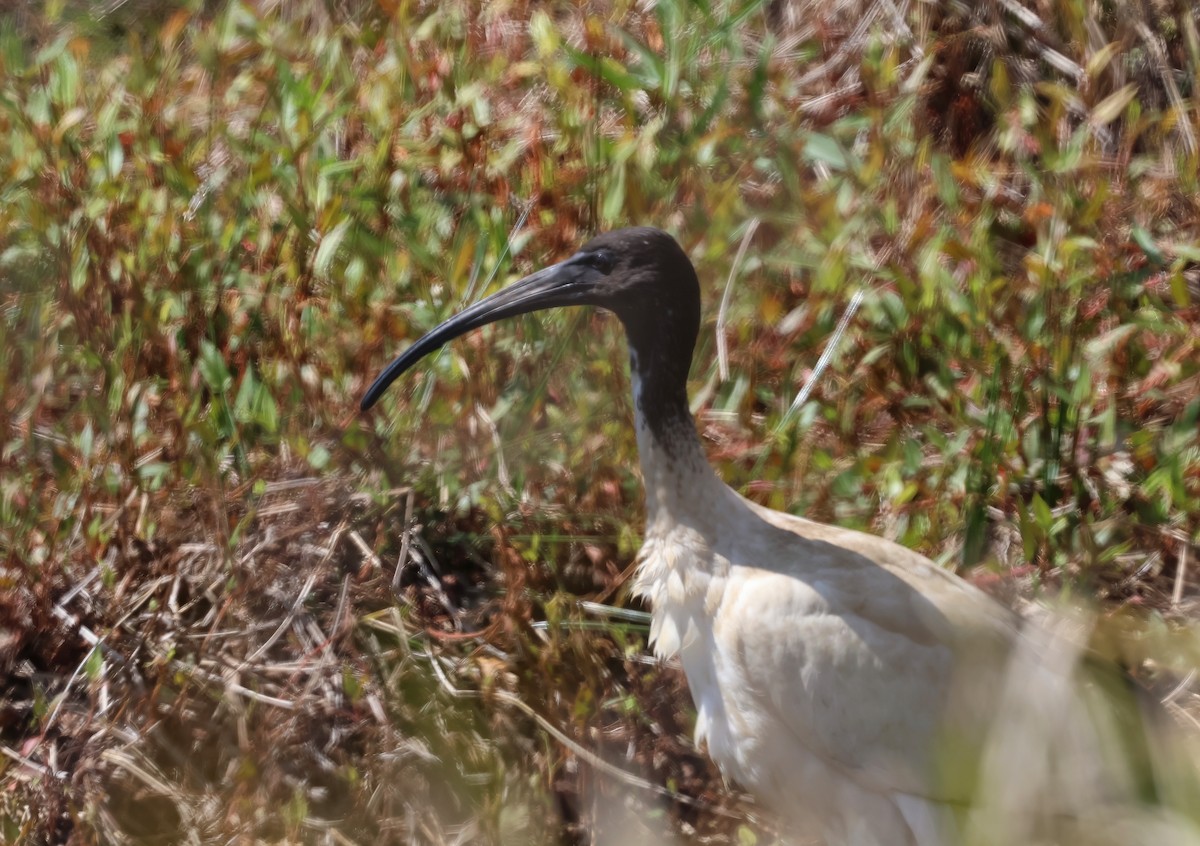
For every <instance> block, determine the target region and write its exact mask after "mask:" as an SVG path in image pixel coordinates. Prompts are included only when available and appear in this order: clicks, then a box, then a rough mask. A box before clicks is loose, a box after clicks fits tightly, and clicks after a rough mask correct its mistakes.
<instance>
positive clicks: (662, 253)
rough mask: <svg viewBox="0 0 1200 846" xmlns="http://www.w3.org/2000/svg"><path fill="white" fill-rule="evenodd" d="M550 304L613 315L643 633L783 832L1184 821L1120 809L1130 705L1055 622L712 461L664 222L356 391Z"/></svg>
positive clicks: (836, 840)
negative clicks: (623, 349)
mask: <svg viewBox="0 0 1200 846" xmlns="http://www.w3.org/2000/svg"><path fill="white" fill-rule="evenodd" d="M559 306H596V307H600V308H603V309H607V310H608V311H611V312H613V313H614V314H616V316H617V317H618V318H619V319H620V321H621V323H622V324H623V326H624V329H625V332H626V335H627V338H628V346H629V361H630V378H631V381H632V387H633V397H634V418H635V420H634V423H635V427H636V435H637V445H638V453H639V460H640V464H641V472H642V478H643V482H644V485H645V496H646V529H645V535H644V542H643V546H642V548H641V551H640V553H639V555H638V562H637V570H636V576H635V581H634V590H635V592H636V593H637V594H638V595H639V596H641V597H643V598H644V599H645V600H647V601H648V603H649V605H650V607H651V609H652V624H651V633H650V634H651V640H652V643H653V645H654V649H655V652H656V653H657V654H658V655H659V656H663V657H667V656H678V658H679V660H680V663H681V664H682V667H683V671H684V674H685V675H686V678H687V682H688V688H689V690H690V692H691V695H692V698H693V701H694V704H695V711H696V727H695V734H696V740H697V743H698V744H706V745H707V749H708V752H709V754H710V755H711V756H712V758H713V759H714V760H715V761H716V763H717V764H718V765H719V767H720V768H721V770H722V772H723V774H724V775H725V776H726V777H727V778H730V779H732V780H734V781H736V782H738V783H739V784H741V785H742V786H743V787H744V788H746V789H747V790H748V791H749V792H750V793H751V794H753V795H754V796H755V798H756V799H757V801H759V802H760V803H761V804H762V805H764V806H765V807H767V808H768V809H769V810H770V811H772V812H773V815H774V816H776V817H777V818H778V819H779V820H780V826H781V831H782V832H783V833H784V835H785V837H787V838H789V839H791V838H794V839H795V840H797V841H803V842H811V841H812V840H820V841H823V842H825V843H829V844H853V846H859V844H862V846H871V844H878V846H918V845H919V846H926V844H933V846H938V844H957V843H980V844H984V843H986V844H999V843H1005V844H1017V843H1033V842H1071V843H1076V842H1078V843H1084V842H1088V843H1101V842H1120V843H1134V842H1139V838H1140V837H1141V836H1143V835H1146V836H1150V835H1153V836H1154V837H1155V838H1157V839H1156V840H1155V841H1154V842H1195V841H1194V840H1190V839H1188V840H1179V839H1174V840H1173V839H1171V838H1170V837H1165V838H1164V837H1163V836H1162V835H1163V832H1164V831H1169V832H1178V831H1182V830H1190V829H1188V827H1187V826H1183V827H1182V828H1181V827H1180V825H1181V824H1177V823H1178V815H1177V814H1176V815H1175V816H1173V817H1169V818H1168V817H1164V816H1162V815H1154V816H1151V817H1147V816H1143V817H1140V818H1139V820H1140V821H1139V823H1138V825H1137V826H1136V830H1133V831H1131V829H1130V827H1129V826H1128V825H1125V826H1124V827H1123V825H1122V823H1121V821H1122V820H1128V819H1131V817H1130V816H1129V815H1128V814H1127V813H1125V812H1126V811H1130V810H1139V809H1144V808H1147V807H1149V800H1147V799H1146V794H1147V791H1148V788H1147V787H1146V785H1145V783H1144V780H1143V781H1141V782H1139V781H1138V780H1137V779H1135V778H1133V777H1132V776H1129V775H1127V774H1126V772H1125V770H1123V769H1122V767H1120V766H1115V765H1114V761H1115V760H1116V759H1118V758H1120V756H1121V754H1122V753H1123V751H1128V748H1130V747H1133V746H1136V745H1137V738H1133V739H1132V740H1131V735H1136V734H1138V732H1140V731H1141V729H1140V728H1139V727H1140V726H1141V725H1142V724H1141V723H1140V722H1139V721H1138V720H1137V719H1128V713H1126V714H1125V715H1124V716H1122V713H1120V712H1119V711H1120V709H1111V708H1110V709H1108V710H1107V711H1106V710H1105V708H1104V707H1101V706H1100V705H1097V702H1101V701H1103V697H1099V696H1097V695H1093V691H1094V690H1098V689H1101V688H1104V687H1105V686H1106V682H1105V681H1104V677H1101V680H1100V681H1098V682H1087V683H1085V680H1083V679H1082V678H1081V671H1080V670H1079V667H1080V666H1081V665H1082V664H1083V663H1085V662H1082V661H1079V660H1076V659H1077V658H1078V654H1077V653H1076V652H1073V651H1072V647H1069V646H1063V644H1064V643H1070V639H1069V638H1061V637H1058V636H1056V635H1055V634H1053V633H1051V634H1039V633H1038V631H1037V630H1034V631H1031V629H1030V627H1029V626H1023V625H1022V623H1021V621H1020V620H1019V619H1018V618H1017V616H1016V615H1015V614H1014V613H1013V612H1011V611H1010V610H1009V609H1007V608H1005V607H1003V606H1002V605H1000V604H999V603H998V602H996V601H995V600H993V599H991V598H990V597H989V596H987V595H986V594H984V593H983V592H981V591H980V590H978V589H977V588H975V587H974V586H972V585H971V584H970V583H968V582H966V581H964V580H963V579H961V578H959V577H957V576H955V575H954V574H952V573H950V572H948V571H947V570H944V569H942V568H941V567H939V566H937V565H936V564H934V563H933V562H932V561H930V560H928V559H927V558H924V557H923V556H921V555H919V554H917V553H916V552H913V551H911V550H909V549H906V548H904V547H902V546H900V545H898V544H896V543H893V542H891V541H888V540H885V539H883V538H879V537H875V536H872V535H869V534H864V533H862V532H858V531H852V530H849V529H845V528H839V527H837V526H830V525H823V524H821V523H817V522H813V521H810V520H807V519H804V518H802V517H798V516H794V515H792V514H787V513H783V512H779V511H774V510H771V509H768V508H765V507H763V506H760V505H758V504H756V503H754V502H752V501H750V500H748V499H746V498H744V497H742V496H741V495H739V494H738V493H737V492H736V491H734V490H733V489H732V488H730V487H728V486H727V485H725V484H724V483H723V482H722V481H721V480H720V479H719V478H718V477H717V475H716V473H715V472H714V471H713V469H712V467H711V466H710V465H709V463H708V461H707V459H706V457H705V454H704V451H703V448H702V445H701V441H700V439H699V437H698V435H697V431H696V426H695V422H694V420H693V419H692V415H691V412H690V410H689V408H688V398H687V376H688V369H689V367H690V365H691V360H692V354H693V349H694V346H695V343H696V338H697V335H698V333H699V329H700V284H699V281H698V279H697V275H696V271H695V269H694V267H693V266H692V263H691V261H690V260H689V259H688V257H687V255H686V253H685V252H684V250H683V249H682V247H681V246H680V245H679V244H678V242H676V240H675V239H674V238H673V237H671V236H670V235H668V234H667V233H665V232H662V231H660V230H658V229H653V228H647V227H636V228H629V229H621V230H618V231H613V232H608V233H605V234H601V235H599V236H597V237H595V238H593V239H592V240H590V241H589V242H588V243H586V244H585V245H584V246H583V247H582V248H581V249H580V250H579V251H578V252H576V253H575V254H574V255H572V256H570V257H569V258H567V259H565V260H564V261H561V262H559V263H557V264H554V265H552V266H550V267H547V268H545V269H544V270H540V271H538V272H536V273H533V274H532V275H530V276H527V277H525V278H524V279H521V280H520V281H518V282H515V283H513V284H512V285H510V286H508V287H506V288H504V289H502V290H500V291H498V292H497V293H494V294H492V295H491V296H488V297H486V298H484V299H483V300H481V301H480V302H478V303H476V304H474V305H472V306H470V307H468V308H466V309H465V310H463V311H462V312H461V313H459V314H457V315H456V316H454V317H451V318H450V319H448V320H446V321H445V322H444V323H442V324H441V325H440V326H438V327H437V328H435V329H433V330H432V331H431V332H429V333H428V334H427V335H425V336H424V337H422V338H420V339H419V340H417V341H416V342H414V343H413V344H412V345H411V346H409V347H408V348H407V349H406V350H404V352H403V353H402V354H401V355H400V356H399V358H397V359H396V360H395V361H394V362H393V363H392V364H391V365H389V366H388V367H387V368H386V369H385V370H384V371H383V372H382V373H381V374H380V375H379V377H378V378H377V379H376V380H375V381H374V383H373V384H372V385H371V386H370V388H369V389H368V390H367V392H366V394H365V395H364V396H363V399H362V408H363V410H364V411H365V410H366V409H369V408H371V406H373V405H374V404H375V403H376V402H377V401H378V400H379V398H380V396H381V395H382V394H383V392H384V391H385V390H386V389H387V387H388V386H389V385H390V384H391V383H392V382H393V381H394V380H395V379H396V378H397V377H398V376H400V375H401V374H402V373H404V372H405V371H406V370H408V369H409V368H410V367H411V366H412V365H413V364H415V363H416V362H417V361H418V360H420V359H421V358H422V357H423V356H425V355H426V354H428V353H430V352H432V351H433V350H436V349H438V348H439V347H441V346H442V345H443V344H445V343H447V342H448V341H451V340H453V339H454V338H456V337H458V336H460V335H462V334H464V333H465V332H468V331H470V330H472V329H475V328H476V327H480V326H483V325H485V324H488V323H492V322H493V321H497V320H500V319H502V318H506V317H512V316H515V315H520V314H525V313H528V312H533V311H537V310H540V309H549V308H555V307H559ZM1114 686H1115V687H1119V685H1113V684H1108V687H1114ZM1114 737H1116V738H1117V739H1116V740H1115V741H1114V740H1113V738H1114ZM1147 820H1149V821H1150V822H1147ZM1164 820H1167V822H1164ZM1168 823H1169V824H1168ZM1164 826H1166V827H1165V828H1164ZM1106 838H1109V839H1108V840H1106Z"/></svg>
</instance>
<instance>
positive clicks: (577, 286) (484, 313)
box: [360, 255, 599, 411]
mask: <svg viewBox="0 0 1200 846" xmlns="http://www.w3.org/2000/svg"><path fill="white" fill-rule="evenodd" d="M578 258H579V256H578V255H576V256H572V257H571V258H569V259H567V260H566V261H564V262H560V263H559V264H555V265H551V266H550V267H547V268H546V269H545V270H539V271H538V272H537V273H534V274H532V275H530V276H526V277H525V278H524V279H522V280H520V281H519V282H514V283H513V284H511V285H509V286H508V287H507V288H505V289H504V290H502V291H497V292H496V293H494V294H492V295H491V296H490V297H486V298H485V299H482V300H480V301H479V302H477V303H475V305H473V306H469V307H468V308H466V309H464V310H463V311H461V312H459V313H458V314H456V315H454V317H451V318H450V319H449V320H446V321H445V322H443V323H442V324H441V325H439V326H438V327H437V328H436V329H433V330H432V331H430V332H429V333H428V334H427V335H425V336H424V337H422V338H421V339H420V340H418V341H417V342H416V343H414V344H413V345H412V346H411V347H409V348H408V349H406V350H405V351H404V352H403V353H401V354H400V357H399V358H397V359H396V360H395V361H393V362H392V363H391V364H389V365H388V366H387V367H386V368H385V369H384V371H383V372H382V373H380V374H379V375H378V376H377V377H376V378H375V381H374V382H372V383H371V387H369V388H368V389H367V392H366V393H365V394H364V395H363V398H362V403H361V404H360V408H361V409H362V410H363V411H366V410H367V409H369V408H370V407H371V406H373V405H374V404H375V403H376V402H378V401H379V397H380V396H381V395H382V394H383V392H384V391H386V390H387V389H388V386H389V385H391V384H392V382H394V381H396V379H397V378H398V377H399V376H400V374H401V373H403V372H404V371H405V370H408V368H410V367H412V366H413V365H414V364H416V363H417V362H418V361H420V360H421V359H422V358H424V357H425V356H426V355H428V354H429V353H431V352H433V351H434V350H436V349H438V348H439V347H441V346H442V345H443V344H445V343H446V342H447V341H452V340H454V339H455V338H457V337H458V336H460V335H463V334H465V333H467V332H469V331H471V330H472V329H476V328H478V327H480V326H486V325H487V324H489V323H494V322H495V321H497V320H503V319H504V318H506V317H514V316H516V315H518V314H528V313H529V312H531V311H538V310H540V309H544V308H554V307H556V306H564V305H586V304H589V303H591V302H594V300H593V299H592V298H591V295H592V294H593V293H594V292H595V288H596V285H595V282H596V279H597V276H598V275H599V274H597V273H596V272H595V271H594V270H593V269H592V268H590V267H588V266H587V265H586V264H583V263H582V262H580V261H578Z"/></svg>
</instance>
